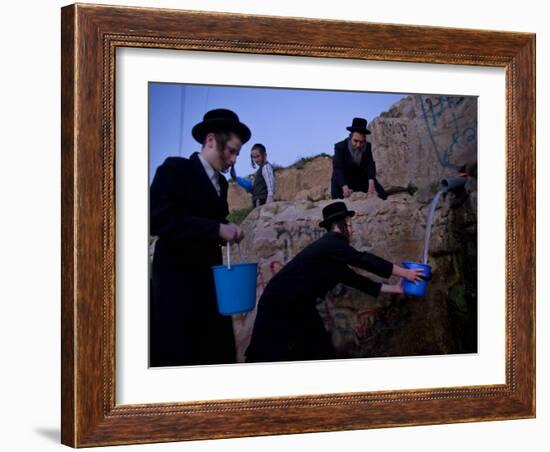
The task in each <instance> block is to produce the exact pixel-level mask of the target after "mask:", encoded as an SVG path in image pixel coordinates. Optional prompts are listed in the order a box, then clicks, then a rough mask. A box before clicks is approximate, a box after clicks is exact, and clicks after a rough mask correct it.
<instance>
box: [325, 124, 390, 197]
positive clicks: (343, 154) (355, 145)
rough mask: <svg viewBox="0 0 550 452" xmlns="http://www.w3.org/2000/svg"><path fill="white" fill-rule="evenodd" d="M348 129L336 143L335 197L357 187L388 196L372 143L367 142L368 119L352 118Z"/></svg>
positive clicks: (332, 185) (333, 172) (374, 193)
mask: <svg viewBox="0 0 550 452" xmlns="http://www.w3.org/2000/svg"><path fill="white" fill-rule="evenodd" d="M346 129H347V130H348V131H349V132H350V134H349V136H348V138H346V139H345V140H343V141H340V142H339V143H336V144H335V145H334V157H333V159H332V181H331V195H332V199H341V198H349V197H350V195H351V194H352V193H353V192H354V191H361V192H365V193H371V194H373V195H375V196H378V197H379V198H381V199H387V197H388V196H387V195H386V192H385V191H384V188H383V187H382V186H381V185H380V184H379V183H378V181H377V180H376V164H375V162H374V160H373V158H372V149H371V144H370V143H369V142H367V135H368V134H370V133H371V132H370V130H368V129H367V120H366V119H364V118H353V121H352V124H351V126H349V127H346Z"/></svg>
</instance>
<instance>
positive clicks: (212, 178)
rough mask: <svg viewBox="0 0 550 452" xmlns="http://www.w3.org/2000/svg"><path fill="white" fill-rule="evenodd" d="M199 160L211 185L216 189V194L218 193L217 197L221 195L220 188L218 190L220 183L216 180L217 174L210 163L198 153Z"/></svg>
mask: <svg viewBox="0 0 550 452" xmlns="http://www.w3.org/2000/svg"><path fill="white" fill-rule="evenodd" d="M199 160H200V161H201V163H202V166H203V167H204V171H206V175H207V176H208V179H210V182H212V185H213V186H214V188H215V189H216V192H217V193H218V196H220V195H221V188H220V181H219V179H218V176H219V173H218V171H216V170H215V169H214V168H213V167H212V165H210V163H208V162H207V161H206V159H205V158H204V157H203V156H202V155H201V154H200V152H199Z"/></svg>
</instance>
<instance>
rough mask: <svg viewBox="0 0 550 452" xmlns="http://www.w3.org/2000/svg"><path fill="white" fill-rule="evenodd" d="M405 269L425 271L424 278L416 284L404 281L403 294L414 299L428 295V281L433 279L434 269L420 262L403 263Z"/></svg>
mask: <svg viewBox="0 0 550 452" xmlns="http://www.w3.org/2000/svg"><path fill="white" fill-rule="evenodd" d="M403 267H405V268H406V269H409V270H410V269H416V268H421V269H422V270H424V271H423V272H422V275H423V276H424V278H423V279H422V280H421V281H417V282H416V283H414V282H411V281H408V280H406V279H403V292H405V293H406V294H407V295H412V296H413V297H423V296H424V295H426V289H427V287H428V281H429V280H430V279H431V277H432V267H430V266H429V265H428V264H421V263H420V262H412V261H405V262H403Z"/></svg>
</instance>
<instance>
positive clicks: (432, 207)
mask: <svg viewBox="0 0 550 452" xmlns="http://www.w3.org/2000/svg"><path fill="white" fill-rule="evenodd" d="M447 190H448V188H447V187H443V188H440V189H439V191H438V192H437V193H436V194H435V196H434V199H433V200H432V203H431V204H430V211H429V213H428V219H427V220H426V230H425V231H424V252H423V253H422V263H424V264H427V263H428V249H429V248H430V235H431V233H432V223H433V217H434V214H435V209H436V208H437V205H438V204H439V198H441V195H442V194H443V193H445V192H446V191H447Z"/></svg>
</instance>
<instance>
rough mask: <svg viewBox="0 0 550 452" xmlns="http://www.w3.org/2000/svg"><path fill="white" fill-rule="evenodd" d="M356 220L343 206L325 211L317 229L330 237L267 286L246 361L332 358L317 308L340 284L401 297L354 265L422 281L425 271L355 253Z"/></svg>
mask: <svg viewBox="0 0 550 452" xmlns="http://www.w3.org/2000/svg"><path fill="white" fill-rule="evenodd" d="M354 215H355V212H354V211H352V210H348V209H347V207H346V205H345V203H343V202H342V201H338V202H334V203H332V204H329V205H328V206H326V207H325V208H324V209H323V221H321V223H319V226H321V227H323V228H326V229H327V231H328V232H327V233H326V234H325V235H324V236H323V237H321V238H320V239H318V240H317V241H315V242H313V243H311V244H310V245H308V246H306V247H305V248H304V249H303V250H302V251H300V253H298V254H297V255H296V257H294V259H292V260H291V261H290V262H288V264H286V265H285V266H284V267H283V268H282V269H281V270H280V271H279V272H278V273H277V274H276V275H275V276H274V277H273V278H272V279H271V280H270V281H269V283H268V284H267V286H266V288H265V289H264V291H263V293H262V295H261V297H260V300H259V301H258V311H257V316H256V320H255V323H254V328H253V331H252V338H251V341H250V345H249V347H248V349H247V351H246V360H247V362H265V361H269V362H272V361H296V360H315V359H330V358H334V357H335V354H334V350H333V347H332V343H331V340H330V335H329V334H328V333H327V331H326V330H325V326H324V324H323V320H322V319H321V317H320V315H319V313H318V312H317V308H316V307H315V305H316V302H317V299H318V298H322V297H324V296H325V294H326V293H327V292H328V291H329V290H330V289H332V288H333V287H334V286H336V285H337V284H338V283H343V284H346V285H349V286H351V287H355V288H357V289H359V290H361V291H363V292H365V293H367V294H369V295H372V296H373V297H377V296H378V294H379V293H380V292H388V293H403V288H402V287H401V284H400V283H399V284H395V285H388V284H382V283H378V282H374V281H372V280H370V279H369V278H366V277H364V276H361V275H359V274H358V273H355V272H354V271H353V270H352V269H351V268H350V267H349V266H350V265H351V266H354V267H358V268H361V269H364V270H367V271H369V272H371V273H374V274H376V275H378V276H381V277H383V278H388V277H390V276H391V275H395V276H399V277H402V278H406V279H408V280H409V281H418V280H419V279H420V277H421V274H422V271H421V270H420V271H418V270H407V269H404V268H402V267H399V266H397V265H395V264H392V263H391V262H388V261H386V260H384V259H382V258H380V257H377V256H375V255H374V254H370V253H367V252H360V251H357V250H356V249H355V248H353V247H352V246H351V245H350V237H351V235H352V234H353V226H352V223H351V217H353V216H354Z"/></svg>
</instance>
